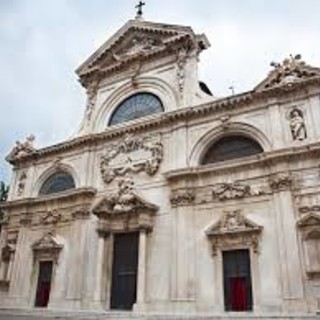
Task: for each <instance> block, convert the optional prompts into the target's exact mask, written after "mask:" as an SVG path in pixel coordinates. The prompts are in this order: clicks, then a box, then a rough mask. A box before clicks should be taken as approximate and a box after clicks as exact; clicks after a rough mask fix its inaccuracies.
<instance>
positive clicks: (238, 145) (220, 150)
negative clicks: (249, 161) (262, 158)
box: [201, 135, 263, 164]
mask: <svg viewBox="0 0 320 320" xmlns="http://www.w3.org/2000/svg"><path fill="white" fill-rule="evenodd" d="M261 152H263V149H262V148H261V146H260V145H259V143H257V142H256V141H254V140H252V139H250V138H247V137H244V136H235V135H234V136H226V137H223V138H221V139H219V140H218V141H216V142H215V143H213V144H212V145H211V147H210V148H209V149H208V150H207V152H206V153H205V155H204V157H203V158H202V161H201V164H208V163H215V162H220V161H226V160H232V159H237V158H242V157H248V156H252V155H255V154H258V153H261Z"/></svg>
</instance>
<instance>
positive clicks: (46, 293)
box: [35, 261, 52, 308]
mask: <svg viewBox="0 0 320 320" xmlns="http://www.w3.org/2000/svg"><path fill="white" fill-rule="evenodd" d="M51 279H52V261H41V262H39V275H38V284H37V293H36V302H35V306H36V307H42V308H44V307H46V306H47V305H48V302H49V297H50V289H51Z"/></svg>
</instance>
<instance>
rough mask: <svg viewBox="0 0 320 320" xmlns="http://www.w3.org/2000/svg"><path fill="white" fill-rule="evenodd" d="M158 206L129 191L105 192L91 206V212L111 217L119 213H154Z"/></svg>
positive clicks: (99, 215)
mask: <svg viewBox="0 0 320 320" xmlns="http://www.w3.org/2000/svg"><path fill="white" fill-rule="evenodd" d="M158 209H159V208H158V206H156V205H154V204H152V203H150V202H148V201H147V200H145V199H143V198H142V197H141V196H139V195H138V194H137V193H135V192H133V191H131V192H127V193H125V194H119V193H116V194H107V195H105V196H103V197H102V198H100V199H98V200H97V201H96V202H95V203H94V204H93V206H92V212H93V213H94V214H95V215H97V216H98V217H103V218H107V217H112V216H117V215H121V214H127V213H128V214H132V215H134V214H140V213H151V214H153V213H155V212H156V211H157V210H158Z"/></svg>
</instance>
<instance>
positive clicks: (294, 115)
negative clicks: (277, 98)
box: [290, 109, 307, 140]
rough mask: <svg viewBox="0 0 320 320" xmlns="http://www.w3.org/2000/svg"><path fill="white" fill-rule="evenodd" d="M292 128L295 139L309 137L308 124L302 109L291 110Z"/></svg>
mask: <svg viewBox="0 0 320 320" xmlns="http://www.w3.org/2000/svg"><path fill="white" fill-rule="evenodd" d="M290 129H291V133H292V138H293V140H304V139H306V138H307V131H306V126H305V123H304V119H303V114H302V112H301V110H299V109H293V110H292V111H291V112H290Z"/></svg>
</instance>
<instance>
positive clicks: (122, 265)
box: [111, 233, 139, 310]
mask: <svg viewBox="0 0 320 320" xmlns="http://www.w3.org/2000/svg"><path fill="white" fill-rule="evenodd" d="M138 246H139V233H125V234H116V235H115V236H114V247H113V266H112V284H111V309H121V310H131V309H132V306H133V304H134V303H135V302H136V291H137V269H138Z"/></svg>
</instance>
